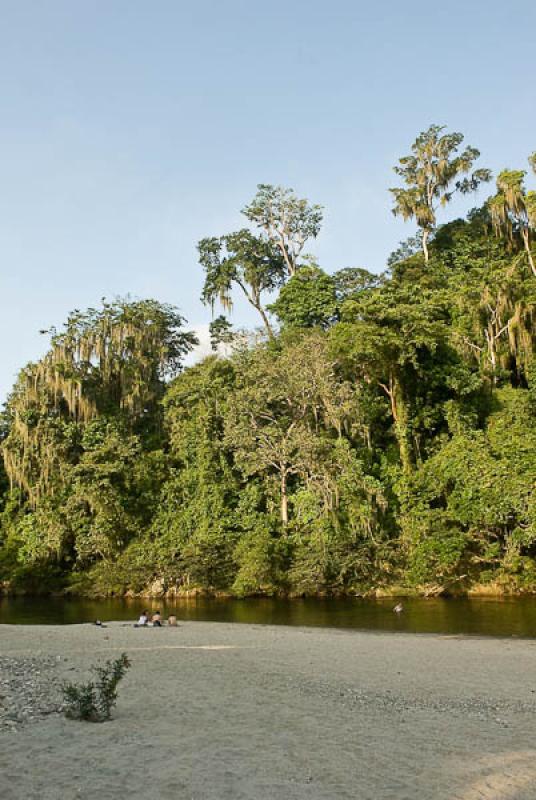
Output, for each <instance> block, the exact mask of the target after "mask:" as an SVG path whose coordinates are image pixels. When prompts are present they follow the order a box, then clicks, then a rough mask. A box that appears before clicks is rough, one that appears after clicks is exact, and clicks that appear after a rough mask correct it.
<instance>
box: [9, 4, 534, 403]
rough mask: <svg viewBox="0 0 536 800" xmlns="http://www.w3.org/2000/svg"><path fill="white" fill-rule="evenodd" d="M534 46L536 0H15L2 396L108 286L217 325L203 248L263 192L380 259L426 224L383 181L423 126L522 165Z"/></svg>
mask: <svg viewBox="0 0 536 800" xmlns="http://www.w3.org/2000/svg"><path fill="white" fill-rule="evenodd" d="M535 39H536V2H534V0H521V1H520V2H516V1H515V0H512V2H510V3H505V2H498V0H472V1H471V2H470V1H469V0H465V2H461V0H450V2H448V3H433V2H431V1H430V0H427V2H423V1H422V0H406V2H400V0H384V2H382V3H378V2H366V3H365V2H361V0H329V2H328V0H286V1H283V0H270V1H269V2H262V3H261V2H255V0H247V1H246V0H195V1H194V0H188V2H186V1H185V0H158V2H147V0H83V1H82V0H79V1H77V0H35V1H34V2H30V1H29V0H10V2H6V0H0V86H1V92H0V123H1V124H0V281H1V302H2V307H1V314H0V325H1V335H0V398H3V397H5V395H6V393H7V391H9V388H10V387H11V385H12V382H13V379H14V377H15V374H16V372H17V370H18V369H19V367H21V366H22V365H23V364H25V363H26V362H27V361H28V360H31V359H35V358H37V357H39V356H40V355H41V354H42V352H43V350H44V348H45V345H46V340H45V339H44V338H43V337H40V336H39V334H38V331H39V329H40V328H46V327H48V326H50V325H52V324H56V325H60V324H61V322H62V321H63V320H64V319H65V317H66V316H67V314H68V312H69V311H70V310H72V309H74V308H85V307H87V306H90V305H94V304H96V303H98V301H99V299H100V298H101V297H103V296H106V297H108V298H112V297H114V296H115V295H125V294H127V293H130V294H131V295H133V296H135V297H155V298H157V299H159V300H163V301H167V302H171V303H174V304H176V305H178V306H179V307H180V309H181V311H182V312H183V314H184V315H185V316H186V317H187V318H188V320H189V322H190V325H191V326H195V327H197V328H198V329H199V330H200V332H201V333H203V331H206V325H207V323H208V322H209V319H210V313H209V311H208V310H207V309H205V308H204V307H203V306H202V305H201V303H200V302H199V294H200V290H201V284H202V274H201V270H200V267H199V266H198V264H197V261H196V250H195V245H196V242H197V241H198V239H200V238H201V237H203V236H207V235H216V234H222V233H225V232H228V231H230V230H233V229H236V228H237V227H239V226H241V225H242V224H243V222H244V219H243V218H241V216H240V214H239V210H240V208H242V207H243V206H244V205H245V204H246V203H247V202H248V201H249V200H250V199H251V197H252V196H253V194H254V193H255V187H256V184H257V183H260V182H264V183H280V184H283V185H286V186H291V187H293V188H294V189H295V190H296V191H297V193H298V194H300V195H301V196H306V197H308V198H309V199H310V200H311V201H313V202H318V203H321V204H322V205H324V206H325V210H326V211H325V223H324V228H323V231H322V233H321V235H320V237H319V238H318V240H317V242H316V243H314V245H313V246H311V248H309V249H310V250H311V251H312V252H314V253H315V254H316V255H317V257H318V259H319V262H320V264H321V266H323V267H324V268H325V269H326V270H328V271H334V270H335V269H339V268H342V267H345V266H364V267H367V268H368V269H370V270H372V271H380V270H381V269H383V268H384V266H385V261H386V257H387V255H388V254H389V253H390V252H391V250H393V249H394V248H395V247H396V246H397V243H398V241H399V240H401V239H404V238H406V237H407V236H409V235H411V234H412V233H413V228H412V226H411V225H404V223H402V222H401V221H399V220H397V219H395V218H393V216H392V215H391V213H390V196H389V194H388V191H387V190H388V188H389V186H394V185H396V176H394V175H393V173H392V166H393V164H395V163H396V161H397V159H398V158H399V157H400V156H402V155H404V154H406V152H408V149H409V146H410V144H411V142H412V141H413V140H414V139H415V136H416V135H417V134H418V133H419V131H421V130H423V129H424V128H426V127H428V125H429V124H431V123H438V124H446V125H448V127H449V128H450V129H451V130H459V131H462V132H463V133H464V134H465V135H466V142H467V143H468V144H472V145H475V146H476V147H478V148H479V149H480V150H481V152H482V158H481V165H482V166H488V167H491V168H492V169H493V170H494V172H495V173H496V172H497V171H498V170H500V169H501V168H503V167H506V166H509V167H521V168H525V167H526V157H527V155H528V154H529V153H530V152H532V151H534V150H536V102H535V100H536V98H535V95H536V68H535V65H536V47H535ZM485 196H486V190H484V193H483V194H482V195H481V196H480V200H482V199H483V197H485ZM474 204H475V201H473V202H469V203H465V204H463V205H458V206H457V207H456V208H452V209H451V210H450V211H449V216H452V215H453V214H455V213H456V212H462V211H464V210H465V209H466V208H467V207H469V206H470V205H474ZM234 318H235V321H236V322H237V323H239V324H251V323H253V322H254V321H255V317H254V316H253V314H250V313H249V311H248V310H247V309H246V308H245V307H244V306H243V305H242V304H238V305H237V307H236V310H235V315H234Z"/></svg>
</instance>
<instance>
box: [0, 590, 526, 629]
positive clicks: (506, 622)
mask: <svg viewBox="0 0 536 800" xmlns="http://www.w3.org/2000/svg"><path fill="white" fill-rule="evenodd" d="M396 602H397V600H396V599H393V598H388V599H381V600H363V599H357V598H346V599H334V598H325V599H324V598H321V599H319V598H311V599H293V600H282V599H273V598H255V599H251V598H250V599H245V600H216V599H208V598H195V599H190V600H180V601H177V602H175V601H162V600H147V599H135V600H119V599H110V600H83V599H69V600H66V599H59V598H47V597H41V598H28V597H19V598H7V597H3V598H2V597H0V623H19V624H23V625H50V624H71V623H77V622H93V621H94V620H96V619H100V620H102V621H106V620H130V621H135V620H136V619H137V617H138V615H139V613H140V611H141V610H142V609H144V608H147V609H149V610H155V609H157V608H158V609H160V610H161V611H162V612H163V614H168V613H171V612H173V613H174V614H176V615H177V617H178V618H179V619H183V620H211V621H213V622H247V623H256V624H260V625H265V624H269V625H305V626H322V627H329V628H356V629H361V630H364V629H366V630H376V631H400V632H411V633H449V634H463V633H466V634H477V635H482V636H527V637H536V598H526V597H525V598H505V599H490V598H481V599H480V598H479V599H471V600H468V599H442V598H434V599H429V600H424V599H403V600H402V603H403V606H404V610H403V612H402V613H401V614H395V613H394V612H393V606H394V605H395V604H396Z"/></svg>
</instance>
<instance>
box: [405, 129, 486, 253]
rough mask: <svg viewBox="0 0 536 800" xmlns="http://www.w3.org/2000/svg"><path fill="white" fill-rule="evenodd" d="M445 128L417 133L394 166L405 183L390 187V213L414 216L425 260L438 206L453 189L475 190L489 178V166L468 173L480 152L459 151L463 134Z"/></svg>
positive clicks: (450, 196) (450, 197)
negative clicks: (391, 208)
mask: <svg viewBox="0 0 536 800" xmlns="http://www.w3.org/2000/svg"><path fill="white" fill-rule="evenodd" d="M444 130H445V126H441V125H431V126H430V127H429V128H428V130H427V131H423V132H422V133H420V134H419V136H418V137H417V139H416V140H415V142H414V143H413V144H412V146H411V149H412V151H413V152H412V155H409V156H404V157H403V158H401V159H400V161H399V165H398V166H396V167H394V171H395V172H396V174H397V175H399V176H400V177H401V178H402V179H403V181H404V184H405V186H404V187H402V188H394V189H390V190H389V191H390V192H391V194H392V195H393V198H394V201H395V205H394V208H393V214H395V215H400V216H401V217H402V218H403V219H404V220H408V219H415V221H416V222H417V225H418V226H419V228H420V229H421V242H422V249H423V252H424V259H425V262H426V263H428V261H429V258H430V253H429V249H428V240H429V238H430V234H431V233H432V231H433V230H434V228H435V226H436V222H437V218H436V212H437V206H438V205H440V206H445V205H447V203H449V202H450V200H451V199H452V196H453V195H454V193H455V192H461V193H462V194H467V193H469V192H473V191H475V190H476V189H477V188H478V186H479V184H480V183H482V182H483V181H489V180H490V178H491V173H490V171H489V170H488V169H477V170H475V171H474V172H472V173H471V169H472V166H473V164H474V162H475V161H476V159H477V158H478V157H479V156H480V152H479V151H478V150H477V149H476V148H475V147H466V148H465V150H463V151H462V152H461V153H458V150H459V148H460V145H461V143H462V142H463V138H464V137H463V135H462V134H461V133H445V134H443V133H442V132H443V131H444ZM468 173H471V174H469V175H468ZM462 175H466V176H467V175H468V177H465V178H462V177H461V176H462Z"/></svg>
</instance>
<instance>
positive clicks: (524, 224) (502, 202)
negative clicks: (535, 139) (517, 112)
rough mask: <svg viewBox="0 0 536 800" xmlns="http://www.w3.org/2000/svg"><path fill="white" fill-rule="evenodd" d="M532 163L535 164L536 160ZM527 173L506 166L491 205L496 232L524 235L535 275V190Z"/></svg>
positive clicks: (516, 235)
mask: <svg viewBox="0 0 536 800" xmlns="http://www.w3.org/2000/svg"><path fill="white" fill-rule="evenodd" d="M531 158H532V159H534V157H531ZM531 164H532V165H533V168H535V166H534V165H535V162H534V160H531ZM526 174H527V173H526V172H525V171H524V170H521V169H519V170H508V169H505V170H503V171H502V172H501V173H500V174H499V176H498V178H497V194H496V195H494V196H493V197H491V198H490V199H489V201H488V207H489V210H490V214H491V219H492V222H493V227H494V228H495V231H496V233H497V234H499V235H502V236H506V237H507V238H508V239H509V240H510V241H513V240H515V238H516V237H519V238H520V239H521V241H522V243H523V247H524V248H525V252H526V254H527V258H528V261H529V266H530V268H531V270H532V274H533V275H534V276H536V264H535V263H534V256H533V254H532V249H531V230H534V229H535V228H536V192H534V191H531V192H527V191H526V190H525V185H524V184H525V175H526Z"/></svg>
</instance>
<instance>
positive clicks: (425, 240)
mask: <svg viewBox="0 0 536 800" xmlns="http://www.w3.org/2000/svg"><path fill="white" fill-rule="evenodd" d="M429 236H430V231H429V230H426V229H425V230H423V232H422V249H423V253H424V262H425V264H428V261H429V259H430V254H429V252H428V237H429Z"/></svg>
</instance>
